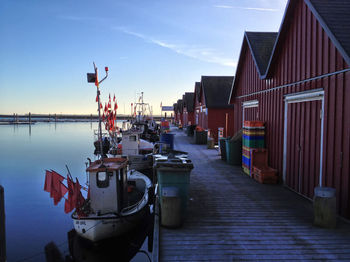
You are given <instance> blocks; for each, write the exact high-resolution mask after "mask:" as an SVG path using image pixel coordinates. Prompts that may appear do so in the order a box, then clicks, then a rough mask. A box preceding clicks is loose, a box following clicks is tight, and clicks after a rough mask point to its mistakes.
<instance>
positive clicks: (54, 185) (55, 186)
mask: <svg viewBox="0 0 350 262" xmlns="http://www.w3.org/2000/svg"><path fill="white" fill-rule="evenodd" d="M51 174H52V180H51V191H50V196H51V197H52V198H53V199H54V204H55V205H57V204H58V202H60V201H61V199H62V197H63V196H64V195H65V194H66V193H67V187H66V186H65V185H63V184H62V181H63V180H64V177H63V176H61V175H60V174H58V173H57V172H55V171H53V170H51Z"/></svg>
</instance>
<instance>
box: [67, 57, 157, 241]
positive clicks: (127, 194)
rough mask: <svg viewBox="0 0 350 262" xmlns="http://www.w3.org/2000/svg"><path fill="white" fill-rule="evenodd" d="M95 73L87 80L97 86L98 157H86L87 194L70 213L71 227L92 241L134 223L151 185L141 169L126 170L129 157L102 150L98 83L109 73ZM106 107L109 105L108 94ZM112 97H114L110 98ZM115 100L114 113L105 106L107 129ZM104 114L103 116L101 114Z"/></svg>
mask: <svg viewBox="0 0 350 262" xmlns="http://www.w3.org/2000/svg"><path fill="white" fill-rule="evenodd" d="M94 70H95V73H90V74H88V82H94V83H95V85H96V87H97V97H96V101H97V102H98V115H99V130H98V143H97V144H96V147H98V144H99V148H100V150H99V154H100V159H99V160H96V161H94V162H91V161H89V162H90V163H89V166H88V167H87V169H86V171H87V173H88V187H89V194H88V197H87V200H86V201H85V202H84V204H83V205H82V206H78V207H77V208H76V210H75V211H74V212H73V214H72V219H73V222H74V228H75V230H76V232H77V233H78V235H80V236H81V237H83V238H86V239H89V240H91V241H93V242H96V241H99V240H102V239H106V238H109V237H114V236H118V235H122V234H124V233H126V232H128V231H129V230H130V229H132V228H133V227H135V226H136V225H137V224H138V222H140V220H142V218H143V217H144V214H145V212H148V211H149V206H148V204H149V190H150V188H151V187H152V183H151V181H150V179H149V178H148V177H147V176H145V175H143V174H142V173H140V172H138V171H134V170H130V169H129V170H128V159H126V158H122V157H119V158H117V157H112V158H107V157H106V156H105V154H104V150H103V138H102V125H101V112H100V109H101V108H102V105H101V101H100V90H99V85H100V84H101V82H102V81H104V80H105V79H106V78H107V76H108V68H107V67H106V68H105V71H106V76H105V77H104V78H103V79H102V80H101V81H99V80H98V78H97V76H98V74H97V68H96V66H95V64H94ZM109 99H110V101H109V104H108V108H110V107H111V105H110V104H111V98H109ZM113 100H115V99H113ZM116 109H117V106H116V103H115V105H114V113H113V111H112V110H107V111H108V115H107V116H105V118H107V119H108V121H107V123H106V124H107V125H106V129H107V130H108V131H109V132H110V131H115V120H116ZM102 118H104V116H102Z"/></svg>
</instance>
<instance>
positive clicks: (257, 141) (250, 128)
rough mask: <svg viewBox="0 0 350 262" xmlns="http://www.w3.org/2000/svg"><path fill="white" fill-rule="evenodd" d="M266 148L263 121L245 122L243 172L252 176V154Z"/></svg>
mask: <svg viewBox="0 0 350 262" xmlns="http://www.w3.org/2000/svg"><path fill="white" fill-rule="evenodd" d="M264 147H265V126H264V122H262V121H244V126H243V142H242V167H243V171H244V172H245V173H246V174H247V175H249V176H251V173H252V165H251V152H252V150H253V149H259V148H264Z"/></svg>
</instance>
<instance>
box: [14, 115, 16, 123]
mask: <svg viewBox="0 0 350 262" xmlns="http://www.w3.org/2000/svg"><path fill="white" fill-rule="evenodd" d="M13 122H14V123H15V122H16V114H15V113H13Z"/></svg>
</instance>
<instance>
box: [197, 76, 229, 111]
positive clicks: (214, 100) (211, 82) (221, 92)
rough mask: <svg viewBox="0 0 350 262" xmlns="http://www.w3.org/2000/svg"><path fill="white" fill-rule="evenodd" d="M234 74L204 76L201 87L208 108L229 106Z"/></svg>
mask: <svg viewBox="0 0 350 262" xmlns="http://www.w3.org/2000/svg"><path fill="white" fill-rule="evenodd" d="M233 78H234V77H233V76H202V79H201V88H202V92H203V95H204V99H205V104H206V107H207V108H227V107H232V106H231V105H229V104H228V97H229V95H230V92H231V87H232V81H233Z"/></svg>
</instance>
